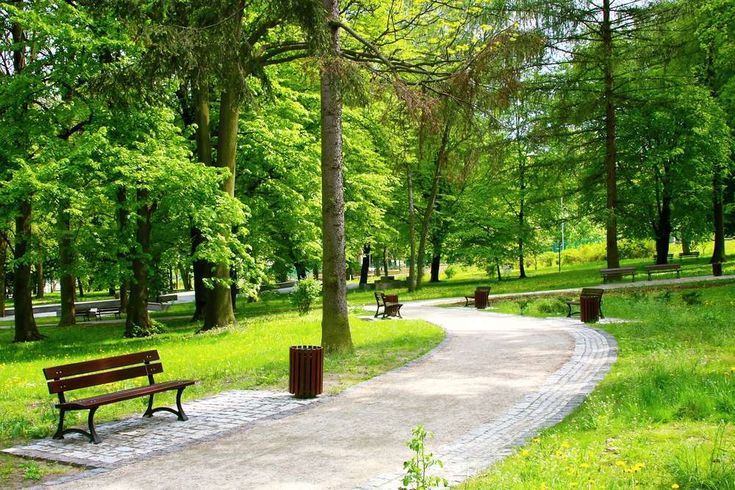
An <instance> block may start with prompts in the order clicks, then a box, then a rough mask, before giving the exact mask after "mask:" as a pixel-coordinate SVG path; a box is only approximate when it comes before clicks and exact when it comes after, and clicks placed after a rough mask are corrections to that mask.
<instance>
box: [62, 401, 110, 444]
mask: <svg viewBox="0 0 735 490" xmlns="http://www.w3.org/2000/svg"><path fill="white" fill-rule="evenodd" d="M97 408H99V407H95V408H92V409H90V410H89V415H87V427H88V428H89V432H87V431H86V430H82V429H64V415H66V410H61V409H59V412H60V413H59V426H58V427H57V429H56V433H55V434H54V435H53V439H63V438H64V436H65V435H66V434H81V435H83V436H85V437H87V438H88V439H89V442H93V443H94V444H99V443H100V442H102V439H100V436H98V435H97V431H96V430H95V428H94V413H95V412H96V411H97Z"/></svg>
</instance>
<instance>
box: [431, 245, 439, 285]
mask: <svg viewBox="0 0 735 490" xmlns="http://www.w3.org/2000/svg"><path fill="white" fill-rule="evenodd" d="M440 266H441V252H437V250H436V249H435V250H434V254H433V255H432V257H431V279H430V280H429V282H439V267H440Z"/></svg>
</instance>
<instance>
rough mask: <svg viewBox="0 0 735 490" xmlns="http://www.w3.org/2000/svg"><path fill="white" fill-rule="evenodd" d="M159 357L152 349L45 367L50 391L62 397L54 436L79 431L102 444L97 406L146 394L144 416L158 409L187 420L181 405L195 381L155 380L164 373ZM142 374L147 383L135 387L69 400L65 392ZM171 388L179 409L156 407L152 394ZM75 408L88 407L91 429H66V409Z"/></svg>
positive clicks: (90, 439)
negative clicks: (96, 428)
mask: <svg viewBox="0 0 735 490" xmlns="http://www.w3.org/2000/svg"><path fill="white" fill-rule="evenodd" d="M159 359H160V357H159V356H158V351H156V350H150V351H145V352H137V353H135V354H126V355H122V356H115V357H107V358H104V359H95V360H93V361H84V362H76V363H73V364H64V365H61V366H55V367H50V368H45V369H44V370H43V374H44V376H46V380H47V381H48V391H49V393H51V394H52V395H53V394H57V395H58V396H59V403H57V404H56V408H58V409H59V412H60V413H59V426H58V428H57V430H56V433H55V434H54V439H63V438H64V435H65V434H69V433H77V434H82V435H85V436H87V437H88V438H89V441H90V442H93V443H95V444H99V443H100V441H101V439H100V438H99V436H98V435H97V431H95V428H94V414H95V412H96V411H97V409H98V408H99V407H101V406H102V405H108V404H110V403H115V402H120V401H123V400H130V399H132V398H139V397H144V396H147V397H148V408H147V409H146V411H145V413H143V417H152V416H153V414H154V413H155V412H160V411H165V412H171V413H173V414H174V415H176V416H177V417H178V419H179V420H187V416H186V414H185V413H184V409H183V408H182V407H181V393H182V392H183V391H184V388H186V387H187V386H189V385H193V384H194V383H196V381H192V380H177V381H164V382H163V383H156V382H155V381H154V379H153V375H154V374H159V373H162V372H163V366H162V364H161V363H160V362H154V361H158V360H159ZM139 377H147V378H148V384H147V385H143V386H139V387H136V388H127V389H123V390H118V391H109V392H107V393H105V394H103V395H97V396H90V397H87V398H79V399H76V400H72V401H68V400H67V399H66V392H68V391H72V390H78V389H80V388H89V387H92V386H101V385H104V384H107V383H113V382H116V381H123V380H126V379H134V378H139ZM171 390H177V393H176V407H177V410H174V409H172V408H169V407H157V408H153V395H155V394H156V393H161V392H164V391H171ZM73 410H89V415H88V416H87V426H88V428H89V431H85V430H82V429H64V415H65V414H66V412H70V411H73Z"/></svg>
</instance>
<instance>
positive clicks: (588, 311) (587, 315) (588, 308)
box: [579, 296, 601, 323]
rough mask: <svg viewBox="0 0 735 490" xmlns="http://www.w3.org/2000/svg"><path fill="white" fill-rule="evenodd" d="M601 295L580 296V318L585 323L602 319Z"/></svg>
mask: <svg viewBox="0 0 735 490" xmlns="http://www.w3.org/2000/svg"><path fill="white" fill-rule="evenodd" d="M600 299H601V298H600V296H580V298H579V318H580V319H581V320H582V321H583V322H584V323H597V321H598V320H599V319H600Z"/></svg>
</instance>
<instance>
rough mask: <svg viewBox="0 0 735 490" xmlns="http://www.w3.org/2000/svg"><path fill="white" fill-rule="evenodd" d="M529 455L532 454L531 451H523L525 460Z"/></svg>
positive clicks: (522, 454)
mask: <svg viewBox="0 0 735 490" xmlns="http://www.w3.org/2000/svg"><path fill="white" fill-rule="evenodd" d="M529 454H531V451H529V450H528V449H524V450H523V451H521V456H523V457H524V458H525V457H526V456H528V455H529Z"/></svg>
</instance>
